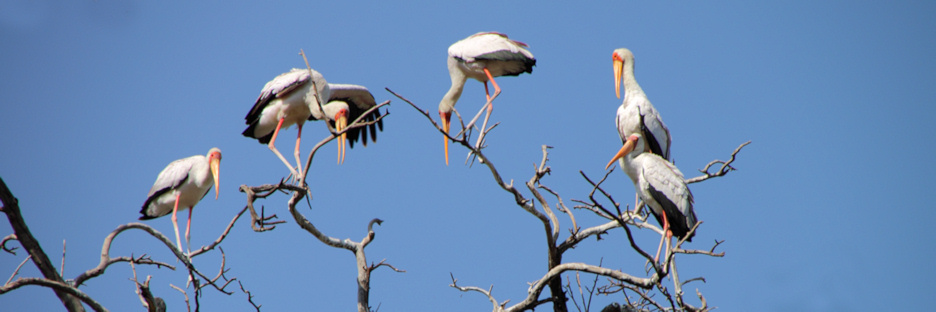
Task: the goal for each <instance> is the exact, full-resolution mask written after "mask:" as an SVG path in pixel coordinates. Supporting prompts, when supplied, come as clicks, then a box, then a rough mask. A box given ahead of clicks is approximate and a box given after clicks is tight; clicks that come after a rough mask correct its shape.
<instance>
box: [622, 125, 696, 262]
mask: <svg viewBox="0 0 936 312" xmlns="http://www.w3.org/2000/svg"><path fill="white" fill-rule="evenodd" d="M644 141H646V139H645V138H643V136H642V135H641V134H639V133H636V134H631V135H630V136H628V137H627V140H626V141H625V143H624V147H623V148H622V149H621V152H619V153H618V154H617V155H615V156H614V158H612V159H611V161H609V162H608V165H607V166H605V169H607V168H608V167H610V166H611V165H612V164H614V161H615V160H617V161H618V162H619V164H620V165H621V169H622V170H624V172H625V173H627V176H628V177H630V178H631V181H633V182H634V188H635V189H636V190H637V194H638V195H639V196H640V199H641V200H643V202H644V203H645V204H646V205H647V206H648V207H650V212H652V213H653V217H654V218H656V219H657V222H659V223H660V225H661V226H662V227H663V236H662V237H660V247H658V248H657V252H656V256H654V258H653V259H654V261H657V259H659V257H660V250H661V249H662V247H663V239H664V238H666V250H667V251H669V248H670V240H671V239H672V237H673V236H676V237H677V238H683V237H686V235H687V234H688V233H689V230H690V229H691V228H692V227H693V226H694V225H695V224H696V220H697V219H696V215H695V211H694V210H693V208H692V205H693V199H692V192H691V191H689V186H688V185H687V184H686V179H685V177H684V176H683V174H682V172H680V171H679V169H677V168H676V166H675V165H673V163H671V162H669V161H667V160H666V159H663V157H660V155H657V154H653V153H646V152H644V149H645V148H646V147H645V146H646V143H645V142H644ZM694 235H695V233H693V234H692V235H689V237H686V241H689V242H691V241H692V236H694Z"/></svg>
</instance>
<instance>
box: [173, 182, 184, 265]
mask: <svg viewBox="0 0 936 312" xmlns="http://www.w3.org/2000/svg"><path fill="white" fill-rule="evenodd" d="M181 195H182V194H181V193H179V194H176V197H175V206H173V207H172V228H173V229H175V240H176V247H177V248H179V251H181V250H182V241H181V240H179V222H178V220H179V219H177V218H176V212H178V211H179V196H181Z"/></svg>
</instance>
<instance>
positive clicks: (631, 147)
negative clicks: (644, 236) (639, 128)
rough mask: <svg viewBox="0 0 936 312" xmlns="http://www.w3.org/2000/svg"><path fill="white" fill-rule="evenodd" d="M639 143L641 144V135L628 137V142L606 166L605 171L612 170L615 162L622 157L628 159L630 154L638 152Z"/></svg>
mask: <svg viewBox="0 0 936 312" xmlns="http://www.w3.org/2000/svg"><path fill="white" fill-rule="evenodd" d="M638 143H640V135H637V134H631V135H630V136H629V137H627V140H626V141H624V146H622V147H621V150H619V151H618V152H617V154H615V155H614V158H611V161H609V162H608V164H607V165H605V170H608V168H611V165H612V164H614V161H615V160H618V159H620V158H622V157H627V156H628V154H630V153H631V152H633V151H635V150H637V144H638ZM641 149H642V148H641Z"/></svg>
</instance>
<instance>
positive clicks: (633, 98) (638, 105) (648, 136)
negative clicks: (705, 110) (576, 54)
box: [611, 48, 672, 160]
mask: <svg viewBox="0 0 936 312" xmlns="http://www.w3.org/2000/svg"><path fill="white" fill-rule="evenodd" d="M611 58H612V59H613V61H614V92H615V94H617V97H618V98H621V84H622V83H623V84H624V101H623V102H621V106H620V107H618V110H617V116H616V118H615V125H616V126H617V130H618V135H620V136H621V142H624V141H626V140H627V138H628V137H629V136H630V135H631V134H638V133H639V134H640V135H641V136H643V138H644V140H645V141H646V142H645V143H646V144H644V145H645V146H646V148H645V150H644V151H647V152H651V153H654V154H657V155H660V157H663V159H666V160H670V143H671V141H672V138H671V137H670V132H669V129H668V128H666V125H665V124H663V119H662V118H661V117H660V113H659V112H657V110H656V108H655V107H653V104H650V100H649V99H647V95H646V94H644V92H643V89H641V88H640V85H639V84H637V79H636V78H634V53H632V52H631V51H630V50H628V49H625V48H620V49H617V50H614V52H613V53H612V54H611ZM622 79H623V82H622ZM641 118H643V119H644V122H641V121H640V119H641Z"/></svg>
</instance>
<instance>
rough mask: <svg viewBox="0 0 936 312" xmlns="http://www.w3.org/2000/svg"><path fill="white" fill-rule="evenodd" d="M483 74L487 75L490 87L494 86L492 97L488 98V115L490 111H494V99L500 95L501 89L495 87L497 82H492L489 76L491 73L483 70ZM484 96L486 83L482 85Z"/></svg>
mask: <svg viewBox="0 0 936 312" xmlns="http://www.w3.org/2000/svg"><path fill="white" fill-rule="evenodd" d="M484 74H485V75H487V77H488V80H490V81H491V85H493V86H494V95H493V96H488V114H490V113H491V111H492V110H494V99H495V98H497V96H498V95H499V94H500V92H501V88H500V87H499V86H498V85H497V81H494V76H491V72H490V71H488V69H487V68H484ZM484 94H485V95H487V94H488V89H487V83H484Z"/></svg>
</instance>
